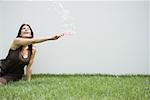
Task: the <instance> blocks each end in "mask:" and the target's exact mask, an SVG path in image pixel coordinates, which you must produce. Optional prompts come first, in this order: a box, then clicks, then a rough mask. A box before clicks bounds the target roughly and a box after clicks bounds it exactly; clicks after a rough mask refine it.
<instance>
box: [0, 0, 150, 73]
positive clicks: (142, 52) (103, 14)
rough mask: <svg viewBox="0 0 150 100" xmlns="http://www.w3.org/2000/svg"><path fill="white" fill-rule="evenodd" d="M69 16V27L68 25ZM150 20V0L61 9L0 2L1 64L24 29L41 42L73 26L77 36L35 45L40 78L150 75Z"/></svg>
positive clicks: (68, 5)
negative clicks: (44, 75) (51, 75)
mask: <svg viewBox="0 0 150 100" xmlns="http://www.w3.org/2000/svg"><path fill="white" fill-rule="evenodd" d="M60 3H61V4H62V5H63V7H64V8H65V9H66V10H67V11H68V12H67V13H66V12H65V13H64V12H63V11H62V9H60V6H58V5H57V4H60ZM54 8H55V9H54ZM65 15H66V16H65ZM63 16H65V18H68V19H66V21H68V22H65V23H63V20H64V19H63V18H62V17H63ZM149 16H150V2H148V1H146V0H145V1H136V0H134V1H122V2H121V1H77V2H75V1H72V2H67V1H64V2H59V3H57V2H56V5H53V2H52V1H49V2H48V1H43V2H42V1H40V2H29V1H28V2H25V1H22V2H18V1H13V2H11V1H0V48H1V49H0V58H1V59H2V58H5V57H6V56H7V53H8V50H9V48H10V45H11V42H12V40H13V38H15V37H16V35H17V32H18V30H19V27H20V26H21V24H23V23H28V24H30V25H31V27H32V29H33V31H34V34H35V36H36V37H39V36H48V35H52V34H53V33H56V32H59V31H62V30H63V28H62V26H63V25H64V24H66V23H69V24H72V27H75V32H76V33H74V34H73V35H70V36H65V37H63V38H61V39H59V40H57V41H48V42H45V43H41V44H37V45H35V46H36V48H37V54H36V58H35V62H34V64H33V73H34V74H36V73H67V74H68V73H69V74H74V73H102V74H103V73H104V74H150V59H149V57H150V44H149V43H150V20H149ZM69 28H70V27H68V29H69Z"/></svg>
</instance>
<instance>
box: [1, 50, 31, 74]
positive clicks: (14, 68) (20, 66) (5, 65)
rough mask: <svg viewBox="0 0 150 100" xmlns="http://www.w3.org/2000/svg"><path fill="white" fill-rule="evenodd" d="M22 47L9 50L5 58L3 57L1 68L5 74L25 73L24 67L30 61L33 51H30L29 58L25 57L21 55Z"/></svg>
mask: <svg viewBox="0 0 150 100" xmlns="http://www.w3.org/2000/svg"><path fill="white" fill-rule="evenodd" d="M21 49H22V47H20V48H18V49H16V50H12V49H10V50H9V53H8V55H7V57H6V58H5V59H1V61H0V62H1V66H0V67H1V69H2V70H3V72H4V75H11V76H22V75H23V74H24V67H25V65H27V64H28V63H29V61H30V57H31V52H30V51H29V53H28V58H23V56H22V55H21Z"/></svg>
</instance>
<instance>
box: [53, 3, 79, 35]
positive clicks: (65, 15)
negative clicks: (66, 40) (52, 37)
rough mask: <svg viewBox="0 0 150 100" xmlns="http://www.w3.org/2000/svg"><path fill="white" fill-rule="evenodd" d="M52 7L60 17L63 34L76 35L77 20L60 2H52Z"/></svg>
mask: <svg viewBox="0 0 150 100" xmlns="http://www.w3.org/2000/svg"><path fill="white" fill-rule="evenodd" d="M50 7H51V8H52V9H53V10H54V11H55V12H56V13H57V14H58V16H60V20H61V25H60V26H61V29H60V30H59V31H60V32H61V33H65V34H66V35H71V34H75V33H76V25H75V18H74V17H73V16H71V13H70V11H69V10H67V9H65V8H64V6H63V4H62V3H61V2H58V1H51V3H50Z"/></svg>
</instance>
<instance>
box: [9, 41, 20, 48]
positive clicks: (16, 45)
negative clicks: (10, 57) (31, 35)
mask: <svg viewBox="0 0 150 100" xmlns="http://www.w3.org/2000/svg"><path fill="white" fill-rule="evenodd" d="M18 41H19V38H15V39H13V40H12V44H11V47H10V48H11V49H12V50H16V49H17V48H19V47H20V46H19V45H18V44H17V43H18Z"/></svg>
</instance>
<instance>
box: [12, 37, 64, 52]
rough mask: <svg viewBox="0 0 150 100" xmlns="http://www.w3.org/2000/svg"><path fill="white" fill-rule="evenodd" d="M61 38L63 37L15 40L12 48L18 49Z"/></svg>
mask: <svg viewBox="0 0 150 100" xmlns="http://www.w3.org/2000/svg"><path fill="white" fill-rule="evenodd" d="M61 36H63V35H54V36H46V37H39V38H15V39H14V41H13V43H12V45H11V48H14V49H16V48H18V47H20V46H25V45H30V44H36V43H41V42H45V41H49V40H57V39H58V38H60V37H61Z"/></svg>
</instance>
